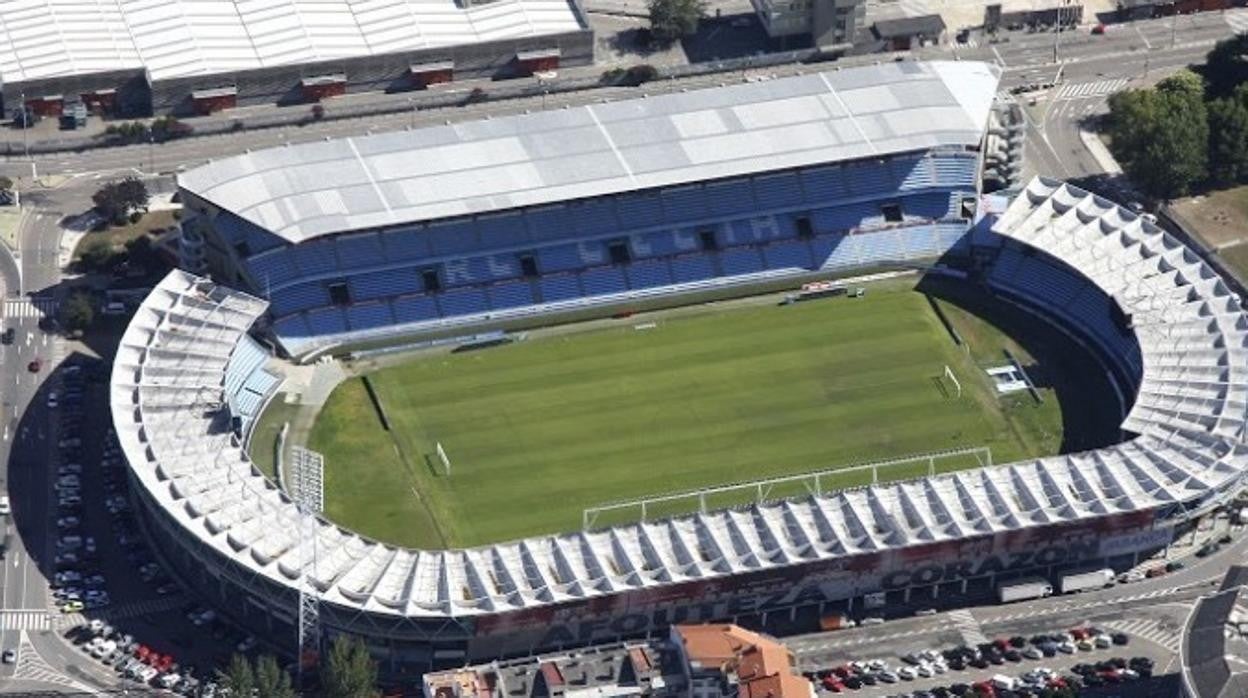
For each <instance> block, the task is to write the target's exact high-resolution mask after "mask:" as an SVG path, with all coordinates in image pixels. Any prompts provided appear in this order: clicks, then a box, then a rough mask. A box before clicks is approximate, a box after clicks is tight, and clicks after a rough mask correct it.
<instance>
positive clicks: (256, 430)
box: [249, 393, 299, 482]
mask: <svg viewBox="0 0 1248 698" xmlns="http://www.w3.org/2000/svg"><path fill="white" fill-rule="evenodd" d="M298 411H299V406H298V405H288V404H286V400H285V396H284V395H282V394H280V393H279V394H278V395H275V396H274V397H273V399H272V400H271V401H270V402H269V406H268V408H267V409H265V410H264V412H263V413H262V414H261V415H260V417H259V419H257V420H256V425H255V426H254V427H252V432H251V443H250V444H249V447H250V453H249V455H250V456H251V462H253V463H255V464H256V467H257V468H259V469H260V470H261V472H263V473H264V474H265V475H267V476H269V478H270V479H272V480H274V481H275V482H276V481H277V467H276V462H275V460H274V455H275V454H274V448H275V446H276V444H277V436H278V434H279V433H280V432H281V431H282V425H283V424H285V423H287V422H289V421H291V420H292V419H294V417H295V413H296V412H298Z"/></svg>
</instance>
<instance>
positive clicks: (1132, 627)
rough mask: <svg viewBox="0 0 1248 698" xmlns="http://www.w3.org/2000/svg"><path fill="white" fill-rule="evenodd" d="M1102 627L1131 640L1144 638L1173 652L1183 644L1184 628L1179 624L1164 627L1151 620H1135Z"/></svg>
mask: <svg viewBox="0 0 1248 698" xmlns="http://www.w3.org/2000/svg"><path fill="white" fill-rule="evenodd" d="M1102 625H1103V626H1104V627H1105V628H1107V629H1109V630H1114V631H1117V632H1123V633H1126V634H1127V637H1129V638H1131V639H1135V638H1137V637H1142V638H1144V639H1145V640H1148V641H1150V642H1153V643H1155V644H1158V645H1161V646H1162V647H1164V648H1166V649H1167V650H1169V651H1171V652H1178V651H1179V645H1180V643H1181V642H1182V637H1181V633H1182V631H1183V629H1182V627H1180V626H1179V625H1178V624H1175V625H1173V626H1163V625H1161V624H1160V623H1158V622H1157V621H1156V620H1153V619H1151V618H1135V619H1133V620H1124V621H1115V622H1111V623H1103V624H1102Z"/></svg>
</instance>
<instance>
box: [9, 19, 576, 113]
mask: <svg viewBox="0 0 1248 698" xmlns="http://www.w3.org/2000/svg"><path fill="white" fill-rule="evenodd" d="M592 61H593V34H592V32H591V30H590V29H589V25H588V23H587V22H586V20H585V17H584V14H583V12H582V10H581V9H580V7H579V6H578V5H576V4H575V1H574V0H496V1H495V2H486V3H480V4H472V3H462V4H461V3H458V2H455V0H423V1H418V0H377V1H375V2H354V1H352V0H321V1H314V0H254V1H249V2H231V1H230V0H194V1H192V0H169V1H168V2H160V3H137V2H124V1H123V0H99V1H98V2H92V1H87V0H73V1H71V2H51V1H50V0H9V1H7V2H5V3H3V4H0V95H2V97H3V100H4V107H5V109H6V112H7V111H10V110H12V109H14V108H15V107H17V106H18V105H19V104H20V103H21V102H22V101H25V102H26V103H27V104H28V105H29V106H30V107H31V109H33V110H34V111H36V112H41V113H48V114H52V113H56V114H59V113H60V109H61V107H62V106H63V105H64V104H65V103H66V102H81V103H83V104H86V105H87V106H88V107H90V108H92V109H94V110H95V111H97V112H98V113H110V114H116V115H123V116H124V115H143V114H148V113H156V114H170V113H171V114H194V113H201V114H202V113H208V112H212V111H217V110H220V109H226V108H230V107H233V106H241V105H248V104H265V103H298V102H310V101H316V100H319V99H322V98H324V97H329V96H333V95H338V94H342V93H344V92H367V91H399V90H407V89H419V88H422V87H425V86H427V85H429V84H432V83H436V82H446V81H448V80H452V79H456V78H464V77H507V76H513V75H514V76H521V75H527V74H530V73H532V72H533V71H534V70H550V69H554V68H557V67H559V66H560V65H578V64H585V63H590V62H592Z"/></svg>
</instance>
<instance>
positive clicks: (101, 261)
mask: <svg viewBox="0 0 1248 698" xmlns="http://www.w3.org/2000/svg"><path fill="white" fill-rule="evenodd" d="M116 256H117V253H116V252H115V251H114V250H113V246H112V244H111V243H109V242H108V241H107V240H101V239H99V238H96V239H94V240H87V242H86V243H85V244H84V245H83V246H82V251H81V252H79V253H78V266H79V267H80V268H81V269H82V271H85V272H92V271H108V270H109V269H112V267H113V264H114V262H115V261H116Z"/></svg>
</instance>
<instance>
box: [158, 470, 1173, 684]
mask: <svg viewBox="0 0 1248 698" xmlns="http://www.w3.org/2000/svg"><path fill="white" fill-rule="evenodd" d="M135 491H136V492H137V493H139V496H140V497H145V496H146V495H145V490H144V488H143V487H141V486H136V488H135ZM143 504H144V506H143V507H141V508H140V510H141V511H142V512H143V516H144V519H145V521H144V523H145V528H146V529H147V530H148V533H149V534H150V535H152V536H153V538H154V539H155V540H156V542H157V544H158V545H159V546H160V548H161V550H162V552H163V554H164V556H165V558H166V560H167V561H168V562H169V563H170V564H172V565H174V566H175V568H176V569H177V570H178V573H179V575H180V577H181V578H182V579H183V580H184V581H186V582H187V583H188V584H190V585H192V586H193V587H195V589H196V590H197V591H199V592H200V593H202V594H203V595H204V596H205V597H206V598H207V599H209V600H211V601H212V602H213V604H214V605H215V606H216V607H218V608H220V609H222V610H223V611H224V612H225V613H226V614H228V615H230V616H232V617H233V619H234V620H235V621H237V622H239V623H240V624H242V625H244V626H245V627H249V628H250V629H252V630H254V631H255V632H257V633H262V634H263V636H265V637H268V638H270V639H272V640H274V641H275V642H277V643H279V646H280V643H282V642H283V640H285V639H290V640H291V643H292V646H293V638H294V634H295V629H294V628H295V619H294V616H293V614H292V609H294V608H296V607H297V603H296V600H297V599H296V598H295V594H294V590H293V588H291V587H286V586H279V585H275V584H273V583H272V582H271V581H269V580H267V579H265V578H263V577H259V576H256V575H254V574H252V573H250V572H248V571H246V570H245V569H243V568H242V566H239V565H235V564H233V563H232V562H230V561H228V560H225V559H223V558H222V557H221V556H220V555H219V554H218V553H217V552H216V551H214V550H210V549H205V548H203V547H201V546H200V545H199V544H198V542H196V541H193V540H190V539H189V538H188V537H187V536H186V535H185V533H184V532H183V531H182V530H181V526H180V524H178V523H177V522H176V521H172V520H170V519H168V518H166V517H165V516H163V515H162V512H163V510H162V509H161V508H160V507H159V506H158V505H157V504H156V503H155V502H151V501H145V502H143ZM1182 530H1183V526H1182V525H1181V524H1180V525H1176V524H1175V522H1170V521H1165V520H1162V519H1160V518H1159V514H1158V512H1155V511H1142V512H1132V513H1130V514H1121V515H1114V516H1110V517H1105V518H1098V519H1095V520H1091V521H1086V522H1082V523H1077V524H1063V525H1054V526H1048V527H1041V528H1036V529H1028V530H1022V531H1014V532H1005V533H999V534H996V535H986V536H977V537H970V538H966V539H961V540H954V541H946V542H940V543H931V544H925V545H917V546H912V547H909V548H905V549H900V550H891V551H886V552H881V553H872V554H866V555H857V556H850V557H843V558H837V559H833V560H826V561H820V562H813V563H809V564H805V565H797V566H794V567H790V568H787V569H783V570H775V571H766V572H755V573H743V574H739V575H735V576H732V577H729V578H723V579H714V580H705V581H690V582H684V583H678V584H672V585H668V586H664V587H661V588H657V589H653V590H639V591H630V592H625V593H621V594H616V595H611V596H606V597H601V598H596V599H592V600H589V601H579V602H573V603H565V604H558V605H550V606H543V607H540V608H535V609H531V610H527V611H513V612H507V613H497V614H487V615H483V616H477V617H474V618H467V617H465V618H458V619H457V618H439V619H418V618H398V617H395V616H393V615H386V614H372V613H368V612H360V611H357V610H352V609H347V608H343V607H340V606H337V605H335V604H332V603H324V604H322V609H321V623H322V626H323V627H324V628H325V630H326V634H327V636H329V637H332V636H333V635H335V634H337V633H341V632H348V633H351V634H356V635H359V636H361V637H363V638H364V640H365V642H366V643H367V644H368V646H369V648H370V650H371V651H372V652H373V653H374V655H375V656H376V657H378V658H379V659H380V660H381V668H382V672H383V674H386V675H391V676H395V675H401V674H403V675H410V674H411V673H412V672H418V671H428V670H431V669H439V668H448V667H453V666H458V665H461V664H463V663H464V662H481V661H489V660H492V659H501V658H515V657H522V656H528V655H531V654H535V653H542V652H556V651H561V650H566V649H570V648H576V647H582V646H585V645H588V644H596V643H604V642H614V641H622V640H628V639H637V638H642V637H659V636H661V635H663V634H664V633H665V631H666V629H667V628H668V627H669V626H670V625H671V624H674V623H680V622H745V623H747V624H749V625H751V626H753V627H760V626H761V627H764V628H766V627H769V626H770V625H772V624H778V625H780V626H782V627H797V628H804V629H807V630H812V631H813V630H814V629H815V628H816V627H817V621H818V618H819V617H820V616H822V615H826V614H830V613H853V614H856V615H864V614H865V615H871V611H872V609H874V608H878V607H881V606H887V607H888V608H889V609H890V611H893V612H895V611H897V610H898V609H901V608H906V607H910V608H923V607H926V606H930V605H933V603H934V602H935V601H936V600H937V599H941V598H946V599H947V598H949V597H960V598H963V599H966V600H967V601H972V600H980V601H985V602H987V601H989V600H990V599H991V598H992V594H993V591H994V590H995V588H996V586H997V585H998V584H1000V583H1002V582H1007V581H1009V580H1012V579H1017V578H1021V577H1027V576H1033V575H1045V576H1050V577H1052V576H1055V575H1059V574H1062V573H1063V572H1066V571H1069V570H1074V569H1082V568H1086V567H1111V568H1113V569H1118V570H1122V569H1127V568H1129V567H1131V566H1134V565H1135V564H1137V563H1138V562H1139V561H1140V560H1141V559H1142V556H1143V555H1146V554H1147V553H1150V552H1152V551H1155V550H1157V549H1159V548H1161V547H1164V546H1166V545H1168V544H1170V543H1171V542H1172V541H1173V540H1174V538H1175V537H1176V535H1179V534H1180V533H1181V532H1182Z"/></svg>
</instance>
